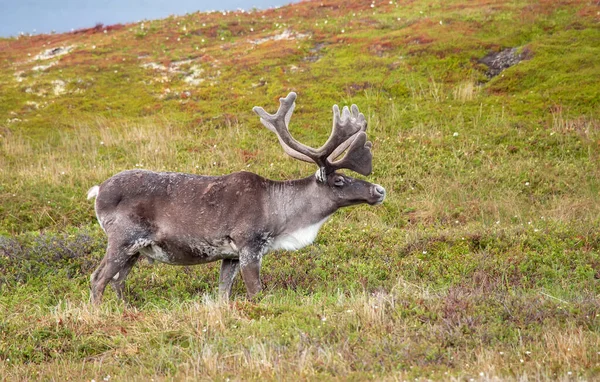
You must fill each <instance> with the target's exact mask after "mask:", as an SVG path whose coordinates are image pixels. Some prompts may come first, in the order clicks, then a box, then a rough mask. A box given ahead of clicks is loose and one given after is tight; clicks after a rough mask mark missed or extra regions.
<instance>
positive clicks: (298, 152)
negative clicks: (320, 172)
mask: <svg viewBox="0 0 600 382" xmlns="http://www.w3.org/2000/svg"><path fill="white" fill-rule="evenodd" d="M295 100H296V93H294V92H290V93H289V94H288V95H287V97H285V98H280V99H279V104H280V105H279V109H278V110H277V112H276V113H275V114H269V113H267V112H266V111H265V109H263V108H262V107H260V106H255V107H254V108H252V110H253V111H254V112H255V113H256V114H258V116H259V117H260V122H262V124H263V125H264V126H265V127H266V128H267V129H269V130H271V131H272V132H274V133H275V134H276V135H277V139H278V140H279V143H280V144H281V146H282V147H283V150H284V151H285V152H286V153H287V154H288V155H289V156H291V157H292V158H296V159H299V160H302V161H305V162H310V163H317V164H318V165H319V166H321V163H319V162H318V161H317V158H318V157H319V156H318V155H317V153H316V152H315V149H313V148H312V147H309V146H306V145H303V144H301V143H300V142H298V141H296V140H295V139H294V138H293V137H292V135H291V134H290V130H289V127H288V125H289V123H290V119H291V118H292V113H293V112H294V107H295V106H296V103H295V102H294V101H295Z"/></svg>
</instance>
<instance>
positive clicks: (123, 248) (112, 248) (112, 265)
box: [91, 239, 139, 304]
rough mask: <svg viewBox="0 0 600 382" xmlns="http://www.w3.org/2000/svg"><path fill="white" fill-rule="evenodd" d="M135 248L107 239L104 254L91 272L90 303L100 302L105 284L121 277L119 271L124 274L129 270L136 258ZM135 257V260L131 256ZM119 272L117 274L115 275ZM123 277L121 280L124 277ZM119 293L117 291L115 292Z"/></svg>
mask: <svg viewBox="0 0 600 382" xmlns="http://www.w3.org/2000/svg"><path fill="white" fill-rule="evenodd" d="M138 256H139V255H138V254H137V248H135V247H134V246H133V245H124V244H117V243H115V242H114V241H111V240H110V239H109V242H108V247H107V249H106V255H105V256H104V258H103V259H102V261H101V262H100V265H99V266H98V268H97V269H96V270H95V271H94V273H92V277H91V284H92V292H91V298H92V303H94V304H100V303H101V302H102V295H103V294H104V289H105V288H106V285H107V284H108V283H109V282H110V281H111V280H113V278H114V277H115V276H117V280H118V279H120V278H121V274H120V273H121V272H124V276H125V277H126V276H127V273H129V271H130V270H131V267H132V266H133V264H135V260H137V257H138ZM134 257H135V260H132V258H134ZM117 273H119V275H117ZM125 277H123V281H124V279H125ZM117 294H119V292H117Z"/></svg>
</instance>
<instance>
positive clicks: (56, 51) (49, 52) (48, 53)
mask: <svg viewBox="0 0 600 382" xmlns="http://www.w3.org/2000/svg"><path fill="white" fill-rule="evenodd" d="M73 48H75V46H74V45H69V46H59V47H57V48H50V49H46V50H45V51H43V52H41V53H40V54H38V55H37V56H35V57H34V58H33V59H34V60H48V59H51V58H54V57H59V56H63V55H65V54H67V53H69V52H70V51H72V50H73Z"/></svg>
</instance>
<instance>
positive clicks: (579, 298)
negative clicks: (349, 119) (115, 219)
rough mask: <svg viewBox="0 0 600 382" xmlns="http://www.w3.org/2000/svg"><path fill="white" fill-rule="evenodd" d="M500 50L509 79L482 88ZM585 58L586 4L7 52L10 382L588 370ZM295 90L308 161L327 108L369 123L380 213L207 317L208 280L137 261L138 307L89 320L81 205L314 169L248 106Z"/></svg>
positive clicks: (5, 231) (385, 16) (51, 42)
mask: <svg viewBox="0 0 600 382" xmlns="http://www.w3.org/2000/svg"><path fill="white" fill-rule="evenodd" d="M512 48H514V50H512V51H509V49H512ZM501 52H502V53H501ZM489 53H495V54H497V53H501V57H502V55H504V56H506V57H508V58H509V59H507V60H506V62H510V63H514V65H512V66H510V67H507V68H502V69H503V70H502V71H499V70H498V73H497V75H495V76H492V75H491V74H492V73H491V71H490V68H489V67H488V66H487V65H486V64H484V63H483V62H482V61H481V60H482V59H483V58H484V57H485V56H486V55H488V54H489ZM599 56H600V8H599V7H598V4H597V3H596V2H592V1H511V2H504V1H494V0H490V1H479V0H478V1H465V0H461V1H458V0H452V1H447V2H439V1H427V0H419V1H407V2H404V1H402V2H401V1H374V2H368V1H367V2H355V3H352V4H350V2H343V1H340V0H324V1H313V2H303V3H300V4H295V5H291V6H286V7H282V8H277V9H271V10H266V11H251V12H228V13H223V12H213V13H192V14H188V15H185V16H178V17H175V16H173V17H170V18H168V19H164V20H151V21H148V20H146V21H143V22H139V23H135V24H127V25H112V26H103V25H97V26H96V27H94V28H90V29H87V30H79V31H75V32H73V33H67V34H51V35H35V36H19V37H14V38H9V39H0V380H32V381H33V380H36V381H37V380H95V381H102V380H104V381H109V380H111V381H121V380H144V381H148V380H187V379H189V380H252V379H260V380H264V379H266V380H370V379H373V380H408V379H411V380H414V379H417V380H426V379H432V380H460V381H463V380H465V381H467V380H469V381H470V380H476V381H488V380H523V381H530V380H562V381H572V380H573V381H574V380H594V379H597V378H600V284H599V283H600V281H599V279H600V236H599V235H598V232H599V229H600V197H599V191H600V166H599V165H598V163H599V160H600V82H599V80H598V79H599V78H600V65H598V57H599ZM497 61H498V60H497ZM517 61H518V63H517ZM493 74H496V73H493ZM289 91H296V92H297V93H298V100H297V108H296V111H295V113H294V117H293V119H292V123H291V129H292V132H293V134H294V135H295V136H296V137H297V138H298V139H299V140H300V141H302V142H304V143H307V144H309V145H313V146H319V145H320V144H321V143H322V142H324V141H325V139H326V138H327V136H328V134H329V131H330V130H329V129H330V126H331V118H332V116H331V107H332V105H333V104H339V105H349V104H351V103H356V104H357V105H358V106H359V108H360V109H361V111H362V112H363V113H365V115H366V116H367V118H368V120H369V128H368V134H369V137H370V139H371V140H372V141H373V153H374V160H373V166H374V172H373V174H372V175H371V176H369V177H368V179H369V180H370V181H372V182H375V183H379V184H382V185H383V186H385V187H386V189H387V191H388V197H387V199H386V201H385V202H384V203H383V204H382V205H381V206H378V207H370V206H360V207H355V208H349V209H345V210H341V211H339V212H337V213H336V214H335V215H334V216H333V218H332V219H330V220H329V221H328V222H327V224H325V225H324V227H323V228H322V230H321V232H320V234H319V236H318V237H317V240H316V242H315V244H313V245H312V246H309V247H306V248H304V249H303V250H300V251H298V252H293V253H290V252H278V253H272V254H270V255H269V256H267V257H266V258H265V261H264V262H263V268H262V269H263V271H262V275H263V281H264V284H265V292H264V294H263V296H262V297H261V299H259V300H258V301H248V300H246V298H245V289H244V287H243V285H242V283H241V282H238V283H237V284H236V285H235V287H234V296H233V298H232V301H231V303H229V304H227V303H222V302H218V301H217V299H216V294H217V293H216V292H217V285H218V266H219V264H210V265H205V266H196V267H172V266H166V265H160V264H153V265H151V264H149V263H147V262H146V261H142V262H140V263H139V264H138V266H136V267H135V268H134V270H133V271H132V273H131V275H130V277H129V278H128V287H127V294H128V296H129V298H130V300H131V304H130V305H128V306H126V305H123V304H122V303H120V302H118V301H117V299H116V297H115V295H114V293H113V292H112V291H110V290H107V293H106V298H105V303H104V304H103V305H102V306H101V307H93V306H91V305H90V303H89V276H90V275H91V272H92V271H93V269H94V268H95V267H96V266H97V264H98V263H99V261H100V259H101V258H102V256H103V254H104V247H105V243H106V239H105V236H104V234H103V232H102V231H101V229H100V228H99V226H98V224H97V223H96V221H95V216H94V211H93V205H92V203H91V202H90V201H88V200H86V198H85V194H86V191H87V190H88V189H89V188H90V187H91V186H93V185H95V184H99V183H100V182H102V181H103V180H104V179H106V178H108V177H109V176H111V175H112V174H114V173H117V172H119V171H121V170H124V169H131V168H147V169H151V170H169V171H182V172H189V173H196V174H210V175H220V174H226V173H229V172H233V171H239V170H248V171H253V172H255V173H258V174H260V175H262V176H265V177H268V178H271V179H276V180H282V179H291V178H299V177H304V176H308V175H310V174H311V173H313V172H314V170H315V169H314V167H313V166H310V165H308V164H306V163H300V162H298V161H295V160H293V159H291V158H289V157H287V156H286V155H285V154H284V153H283V151H282V149H281V147H280V146H279V144H278V143H277V139H276V137H275V136H274V135H273V134H272V133H271V132H269V131H268V130H267V129H265V128H264V127H262V125H261V124H260V122H259V121H258V118H257V117H256V115H255V114H253V113H252V111H251V109H252V106H254V105H261V106H264V107H265V108H266V109H267V110H269V111H273V110H274V109H275V108H276V106H277V99H278V98H279V97H282V96H285V95H286V94H287V93H288V92H289ZM317 121H318V122H317Z"/></svg>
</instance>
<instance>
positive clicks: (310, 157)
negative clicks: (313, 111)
mask: <svg viewBox="0 0 600 382" xmlns="http://www.w3.org/2000/svg"><path fill="white" fill-rule="evenodd" d="M295 100H296V93H294V92H291V93H290V94H288V95H287V97H285V98H280V99H279V103H280V106H279V109H278V110H277V113H275V114H269V113H267V112H266V111H265V110H264V109H263V108H262V107H258V106H255V107H254V108H253V109H252V110H254V112H255V113H256V114H258V115H259V117H260V121H261V122H262V124H263V125H265V127H266V128H267V129H269V130H271V131H272V132H274V133H275V134H277V138H278V139H279V143H280V144H281V146H282V147H283V149H284V151H285V152H286V153H287V154H288V155H290V156H291V157H293V158H296V159H299V160H302V161H305V162H311V163H316V164H317V165H318V166H319V168H320V171H319V172H318V173H317V178H318V179H319V181H321V182H324V181H325V179H326V177H327V175H328V174H331V173H332V172H334V171H335V170H338V169H341V168H346V169H349V170H352V171H355V172H357V173H359V174H361V175H369V174H370V173H371V170H372V158H373V157H372V154H371V146H372V145H371V142H368V141H367V134H366V133H365V130H366V128H367V121H366V119H365V116H364V115H363V114H362V113H360V112H359V111H358V107H357V106H356V105H352V107H351V111H350V109H348V107H347V106H345V107H344V108H343V109H342V113H341V115H340V108H339V107H338V106H337V105H334V106H333V129H332V131H331V135H330V136H329V139H327V142H325V144H324V145H323V146H321V147H320V148H318V149H314V148H312V147H309V146H306V145H303V144H302V143H300V142H298V141H296V140H295V139H294V138H293V137H292V135H291V134H290V130H289V127H288V126H289V123H290V119H291V118H292V113H293V111H294V107H295V105H296V104H295V102H294V101H295ZM348 148H349V149H348ZM346 149H348V152H347V153H346V155H345V156H344V157H343V158H342V159H340V160H338V161H335V162H334V160H335V159H336V158H337V157H339V156H340V155H341V154H342V153H343V152H344V151H346Z"/></svg>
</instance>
